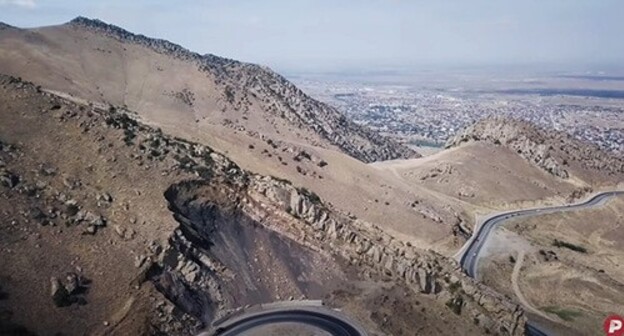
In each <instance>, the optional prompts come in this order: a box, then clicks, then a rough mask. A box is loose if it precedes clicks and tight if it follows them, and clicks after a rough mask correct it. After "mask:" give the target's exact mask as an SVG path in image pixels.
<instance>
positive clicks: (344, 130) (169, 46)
mask: <svg viewBox="0 0 624 336" xmlns="http://www.w3.org/2000/svg"><path fill="white" fill-rule="evenodd" d="M69 25H70V26H71V27H74V28H76V29H81V30H89V31H92V32H94V33H96V34H104V35H106V36H109V37H112V38H115V39H117V40H119V41H121V42H122V43H132V44H138V45H141V46H145V47H147V48H149V49H151V50H153V51H155V52H157V53H161V54H165V55H168V56H171V57H175V58H177V59H180V60H184V61H188V62H193V63H195V64H196V65H197V66H198V68H199V69H200V71H202V72H205V73H207V74H209V75H210V78H211V79H213V80H214V83H215V84H216V85H217V86H218V87H219V88H220V90H222V91H223V99H224V100H225V101H226V103H227V105H228V107H229V108H233V109H236V110H241V111H249V110H250V109H252V108H253V107H252V105H253V104H256V103H257V104H259V105H260V106H259V107H260V109H261V110H262V111H263V112H265V113H268V114H270V115H272V117H273V118H281V119H284V120H286V121H287V123H288V124H289V125H291V126H292V127H294V128H296V129H306V130H308V131H311V132H312V133H314V134H317V135H318V136H320V137H321V138H322V139H325V140H326V141H328V142H329V143H330V144H332V145H334V146H336V147H338V148H340V149H341V150H342V151H343V152H345V153H346V154H348V155H350V156H352V157H354V158H356V159H358V160H361V161H364V162H373V161H380V160H389V159H397V158H412V157H418V156H419V155H418V154H417V153H416V152H414V151H413V150H411V149H409V148H407V147H406V146H403V145H401V144H399V143H397V142H396V141H394V140H392V139H389V138H386V137H383V136H381V135H379V134H377V133H375V132H373V131H371V130H369V129H368V128H366V127H363V126H359V125H357V124H355V123H353V122H352V121H350V120H348V119H346V118H345V117H344V116H343V115H342V114H341V113H340V112H338V111H337V110H336V109H335V108H333V107H331V106H328V105H326V104H324V103H321V102H319V101H316V100H314V99H312V98H311V97H309V96H308V95H306V94H305V93H303V92H302V91H301V90H300V89H298V88H297V87H296V86H294V85H293V84H292V83H290V82H289V81H288V80H286V79H285V78H284V77H282V76H280V75H278V74H277V73H275V72H273V71H271V70H270V69H268V68H266V67H261V66H258V65H255V64H249V63H242V62H238V61H235V60H231V59H227V58H222V57H218V56H215V55H210V54H207V55H200V54H197V53H194V52H191V51H189V50H187V49H185V48H183V47H181V46H179V45H176V44H174V43H171V42H169V41H165V40H161V39H152V38H148V37H145V36H143V35H135V34H132V33H130V32H128V31H126V30H124V29H122V28H119V27H116V26H113V25H109V24H106V23H104V22H102V21H99V20H91V19H87V18H83V17H79V18H76V19H74V20H72V21H71V22H70V23H69ZM252 101H253V102H252ZM318 145H322V143H321V144H318Z"/></svg>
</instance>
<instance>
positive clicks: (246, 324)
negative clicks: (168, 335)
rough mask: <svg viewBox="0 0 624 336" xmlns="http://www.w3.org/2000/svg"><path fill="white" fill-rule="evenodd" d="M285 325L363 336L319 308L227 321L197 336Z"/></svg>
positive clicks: (231, 334)
mask: <svg viewBox="0 0 624 336" xmlns="http://www.w3.org/2000/svg"><path fill="white" fill-rule="evenodd" d="M286 322H291V323H297V324H303V325H307V326H311V327H314V328H317V329H320V330H323V331H325V332H327V333H329V334H330V335H332V336H366V335H367V333H366V332H365V331H364V330H363V329H361V328H360V327H359V326H357V325H356V324H354V323H353V322H352V321H349V319H348V318H346V317H345V316H343V315H342V314H340V313H339V312H337V311H335V310H332V309H328V308H321V307H285V308H273V309H270V310H266V311H260V312H255V313H250V314H244V315H242V316H237V317H236V318H232V319H228V320H227V321H225V323H221V324H220V325H219V326H217V327H216V328H215V330H214V331H213V332H212V333H206V334H200V336H203V335H214V336H238V335H242V334H243V333H246V332H250V331H253V330H254V329H257V328H261V327H265V326H271V325H275V324H279V323H286Z"/></svg>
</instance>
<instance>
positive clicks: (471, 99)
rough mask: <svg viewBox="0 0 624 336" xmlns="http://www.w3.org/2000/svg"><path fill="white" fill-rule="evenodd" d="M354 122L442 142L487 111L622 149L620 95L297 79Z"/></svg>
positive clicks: (417, 140) (412, 139)
mask: <svg viewBox="0 0 624 336" xmlns="http://www.w3.org/2000/svg"><path fill="white" fill-rule="evenodd" d="M299 85H301V86H303V87H304V90H306V91H308V92H310V93H311V94H312V95H314V96H315V97H316V98H318V99H320V100H323V101H325V102H327V103H329V104H332V105H334V106H336V107H337V108H339V109H340V110H341V111H342V112H343V113H345V114H346V115H348V116H349V117H350V118H351V119H353V120H355V121H356V122H357V123H359V124H362V125H366V126H368V127H370V128H372V129H375V130H377V131H379V132H381V133H384V134H387V135H391V136H394V137H398V138H400V139H402V140H403V141H405V142H408V143H411V144H414V145H424V146H443V145H444V143H445V142H446V141H447V139H449V138H450V137H452V136H453V135H454V134H455V133H456V132H458V131H459V130H461V129H462V128H464V127H466V126H468V125H470V124H472V123H474V122H476V121H478V120H480V119H482V118H485V117H488V116H492V115H510V116H512V117H515V118H519V119H525V120H528V121H530V122H533V123H535V124H537V125H539V126H541V127H544V128H546V129H554V130H558V131H564V132H568V133H569V134H571V135H573V136H575V137H577V138H579V139H581V140H585V141H590V142H593V143H595V144H597V145H598V146H600V147H602V148H604V149H607V150H610V151H614V152H617V153H619V154H624V100H621V104H617V102H616V103H615V104H614V103H613V101H612V100H610V101H607V103H608V104H603V103H604V102H605V100H603V99H598V98H588V99H586V100H585V101H583V102H582V104H578V99H575V100H570V101H566V98H565V97H561V96H560V97H542V96H539V95H504V94H498V93H492V92H489V93H482V92H471V91H448V90H433V89H425V88H415V87H412V86H396V85H394V86H392V85H378V86H377V85H367V86H364V85H361V84H335V83H333V84H324V83H322V82H305V83H299Z"/></svg>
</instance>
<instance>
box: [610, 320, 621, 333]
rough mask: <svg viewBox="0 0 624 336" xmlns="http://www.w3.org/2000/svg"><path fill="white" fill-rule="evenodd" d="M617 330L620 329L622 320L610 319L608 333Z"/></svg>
mask: <svg viewBox="0 0 624 336" xmlns="http://www.w3.org/2000/svg"><path fill="white" fill-rule="evenodd" d="M618 330H622V321H620V320H611V321H610V323H609V333H610V334H611V333H614V332H616V331H618Z"/></svg>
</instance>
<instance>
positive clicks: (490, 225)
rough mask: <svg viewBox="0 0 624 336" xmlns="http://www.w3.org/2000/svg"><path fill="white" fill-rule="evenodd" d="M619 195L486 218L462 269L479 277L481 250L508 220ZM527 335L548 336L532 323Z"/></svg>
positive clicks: (468, 245)
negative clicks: (492, 233) (496, 230)
mask: <svg viewBox="0 0 624 336" xmlns="http://www.w3.org/2000/svg"><path fill="white" fill-rule="evenodd" d="M619 195H624V191H609V192H602V193H599V194H596V195H595V196H593V197H591V198H590V199H588V200H586V201H584V202H581V203H577V204H570V205H561V206H553V207H545V208H534V209H525V210H515V211H508V212H504V213H499V214H496V215H493V216H490V217H488V218H486V219H485V220H484V221H483V222H482V223H481V225H479V226H478V229H477V232H476V234H473V236H472V238H471V239H470V240H469V241H468V242H466V245H465V246H464V248H462V250H463V254H462V255H461V258H460V264H461V267H462V269H463V270H464V272H466V274H467V275H468V276H470V277H472V278H476V277H477V271H478V267H479V259H480V257H481V256H480V252H481V249H482V248H483V246H484V245H485V242H486V241H487V239H488V236H489V235H490V233H491V232H492V229H494V228H495V227H496V226H498V225H500V224H503V223H504V222H505V221H507V220H510V219H512V218H519V217H531V216H537V215H543V214H549V213H556V212H562V211H572V210H579V209H583V208H592V207H596V206H600V205H602V204H604V202H605V201H607V200H608V199H610V198H612V197H615V196H619ZM527 334H528V335H535V336H546V335H547V334H546V333H544V332H543V331H540V330H539V329H538V328H537V326H535V325H531V324H530V323H529V325H528V326H527Z"/></svg>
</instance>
